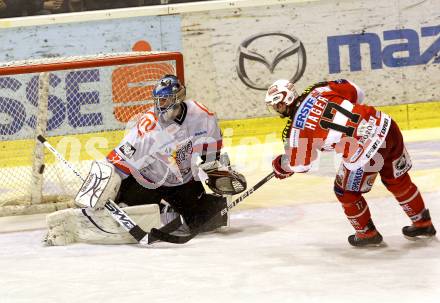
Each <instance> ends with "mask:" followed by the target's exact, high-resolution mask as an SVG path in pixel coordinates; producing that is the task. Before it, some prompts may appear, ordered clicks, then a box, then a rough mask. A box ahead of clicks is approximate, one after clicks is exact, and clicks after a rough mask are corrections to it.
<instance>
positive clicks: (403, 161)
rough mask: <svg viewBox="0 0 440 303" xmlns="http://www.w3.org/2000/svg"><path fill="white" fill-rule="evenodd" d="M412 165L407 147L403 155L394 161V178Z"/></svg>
mask: <svg viewBox="0 0 440 303" xmlns="http://www.w3.org/2000/svg"><path fill="white" fill-rule="evenodd" d="M411 166H412V163H411V159H410V157H409V154H408V152H407V151H406V148H405V149H404V150H403V153H402V155H401V156H400V157H399V158H398V159H397V160H394V161H393V174H394V178H398V177H400V176H402V175H403V174H404V173H406V172H407V171H408V170H409V169H410V168H411Z"/></svg>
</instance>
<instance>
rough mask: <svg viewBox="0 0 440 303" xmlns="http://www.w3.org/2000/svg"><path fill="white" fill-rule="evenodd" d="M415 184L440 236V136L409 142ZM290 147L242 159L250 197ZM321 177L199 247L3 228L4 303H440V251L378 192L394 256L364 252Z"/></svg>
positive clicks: (266, 197) (249, 210) (285, 187)
mask: <svg viewBox="0 0 440 303" xmlns="http://www.w3.org/2000/svg"><path fill="white" fill-rule="evenodd" d="M404 136H405V139H406V141H407V147H408V151H409V153H410V155H411V156H412V160H413V167H414V168H413V170H412V173H411V176H412V177H413V180H414V182H415V183H416V184H417V185H418V186H419V189H420V191H421V192H422V194H423V195H424V198H425V202H426V204H427V206H428V207H429V209H430V210H431V215H432V217H433V221H434V223H435V224H436V226H437V229H439V228H440V205H439V204H440V129H427V130H413V131H406V132H404ZM280 147H281V143H279V144H271V143H268V144H264V145H257V146H239V147H236V148H233V149H232V148H231V149H230V150H229V153H230V155H231V158H232V163H233V164H234V163H235V164H237V166H239V169H240V168H241V170H242V171H243V173H244V174H245V175H246V177H247V178H248V183H249V185H250V186H252V185H253V184H255V183H256V182H257V181H258V180H259V179H261V178H262V177H264V176H265V175H266V174H267V173H269V172H270V159H271V157H272V156H273V155H274V154H276V153H277V152H279V151H280V150H279V148H280ZM333 159H334V156H333V155H332V154H330V155H326V156H325V157H323V158H322V159H321V161H320V167H319V169H320V171H319V172H317V171H314V172H312V173H310V174H308V175H294V176H293V177H291V178H289V179H287V180H281V181H280V180H275V179H273V180H271V181H269V183H267V184H266V185H264V186H263V187H262V188H261V189H259V190H258V191H256V192H255V193H254V194H253V195H251V196H250V197H249V198H248V199H245V200H243V202H242V203H241V204H240V205H239V206H238V207H236V208H234V209H233V211H232V217H231V227H230V228H229V229H228V230H224V231H222V232H217V233H213V234H206V235H201V236H198V237H196V238H195V239H193V240H191V241H190V242H188V243H187V244H184V245H173V244H167V243H161V244H159V245H155V246H151V247H148V248H146V247H140V246H137V245H108V246H103V245H86V244H74V245H70V246H66V247H43V246H42V244H41V238H42V237H43V235H44V233H45V231H44V216H42V215H34V216H31V217H28V218H26V219H24V218H0V231H1V232H0V247H1V250H0V255H1V257H0V271H1V273H0V302H1V303H8V302H14V303H15V302H34V303H39V302H42V303H43V302H45V303H46V302H369V303H371V302H399V303H403V302H415V301H421V302H439V301H440V286H439V285H440V282H439V281H440V243H439V241H438V240H437V238H435V239H432V240H431V241H417V242H412V241H408V240H406V239H405V238H404V237H403V236H402V234H401V228H402V226H404V225H408V224H409V223H410V222H409V219H408V218H407V217H406V215H405V214H404V212H403V211H402V210H401V209H400V207H399V205H398V203H397V202H396V201H395V200H394V199H393V198H392V196H391V195H390V194H389V193H387V192H386V190H385V188H384V187H383V186H382V184H380V181H379V180H378V181H376V186H375V187H374V189H373V191H372V192H371V193H369V194H367V195H366V198H367V201H368V202H369V206H370V209H371V213H372V216H373V219H374V221H375V224H376V226H377V228H378V229H379V231H380V232H381V233H382V235H383V236H384V240H385V242H386V244H387V245H386V246H385V247H380V248H368V249H365V248H353V247H351V246H350V245H349V244H348V242H347V236H348V235H350V234H351V233H353V230H352V227H351V226H350V224H349V223H348V221H347V219H346V218H345V215H344V213H343V211H342V208H341V206H340V205H339V202H337V201H336V198H335V197H334V195H333V189H332V183H333V176H334V174H335V170H336V167H337V166H335V163H334V161H333Z"/></svg>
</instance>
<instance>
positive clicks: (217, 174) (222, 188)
mask: <svg viewBox="0 0 440 303" xmlns="http://www.w3.org/2000/svg"><path fill="white" fill-rule="evenodd" d="M222 156H223V155H222ZM224 156H225V157H227V155H226V154H224ZM225 157H221V160H223V161H218V160H216V161H213V162H208V163H202V164H201V165H200V166H199V168H201V170H202V172H203V174H205V175H206V176H205V177H201V179H202V181H204V182H205V183H206V185H208V187H209V188H210V189H211V190H212V191H213V192H214V193H216V194H219V195H236V194H239V193H241V192H243V191H245V190H246V186H247V183H246V178H245V177H244V176H243V175H242V174H240V173H239V172H237V171H235V170H233V169H232V168H231V167H230V166H229V160H227V161H224V159H225ZM199 176H200V175H199Z"/></svg>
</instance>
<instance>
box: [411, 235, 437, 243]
mask: <svg viewBox="0 0 440 303" xmlns="http://www.w3.org/2000/svg"><path fill="white" fill-rule="evenodd" d="M403 236H404V237H405V238H406V239H407V240H409V241H412V242H417V241H420V242H431V241H434V239H437V237H436V236H435V235H433V236H428V235H421V236H415V237H410V236H406V235H403Z"/></svg>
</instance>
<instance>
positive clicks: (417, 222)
mask: <svg viewBox="0 0 440 303" xmlns="http://www.w3.org/2000/svg"><path fill="white" fill-rule="evenodd" d="M363 98H364V94H363V92H362V90H361V89H360V88H359V87H357V86H356V85H355V84H354V83H351V82H350V81H348V80H336V81H329V82H320V83H317V84H315V85H312V86H310V87H309V88H307V89H306V90H305V91H304V93H303V94H301V95H298V93H297V92H296V91H295V87H294V85H293V83H291V82H289V81H288V80H277V81H275V83H274V84H273V85H271V86H270V87H269V89H268V91H267V93H266V98H265V102H266V105H267V106H268V107H269V108H270V109H273V110H275V111H276V112H277V113H278V114H279V115H280V116H281V117H282V118H287V119H288V121H287V125H286V127H285V129H284V131H283V141H284V146H285V153H284V154H283V155H279V156H278V157H276V158H275V159H274V160H273V162H272V167H273V170H274V173H275V176H276V177H277V178H279V179H284V178H286V177H290V176H291V175H293V174H294V173H304V172H307V171H308V170H309V169H310V168H311V164H312V162H313V161H314V160H317V156H318V152H319V151H333V150H335V151H336V152H337V153H341V154H342V163H341V165H340V168H339V172H338V173H337V175H336V178H335V183H334V191H335V194H336V197H337V198H338V200H339V201H340V202H341V204H342V207H343V209H344V212H345V215H346V216H347V218H348V220H349V221H350V223H351V225H352V226H353V227H354V229H355V231H356V232H355V234H354V235H351V236H349V237H348V242H349V243H350V244H351V245H353V246H371V245H380V244H381V243H382V236H381V234H380V233H379V232H378V231H377V230H376V228H375V226H374V223H373V221H372V219H371V215H370V211H369V209H368V205H367V202H366V201H365V199H364V197H363V194H364V193H367V192H369V191H370V190H371V188H372V186H373V183H374V180H375V178H376V176H377V175H378V174H379V175H380V177H381V180H382V182H383V184H384V185H385V186H386V188H387V189H388V190H389V191H390V192H391V193H392V194H393V195H394V197H395V198H396V199H397V201H398V202H399V204H400V206H401V207H402V209H403V210H404V211H405V213H406V214H407V215H408V217H409V218H410V219H411V221H412V225H411V226H405V227H403V229H402V233H403V234H404V236H405V237H407V238H409V239H415V238H417V237H431V236H434V235H435V233H436V230H435V228H434V226H433V225H432V222H431V217H430V214H429V210H428V209H426V208H425V204H424V201H423V198H422V196H421V194H420V192H419V191H418V189H417V186H416V185H415V184H414V183H413V182H412V181H411V178H410V176H409V174H408V171H409V169H410V168H411V160H410V157H409V155H408V153H407V151H406V148H405V145H404V142H403V138H402V134H401V132H400V129H399V127H398V126H397V124H396V123H395V122H394V121H393V120H392V119H391V118H390V117H389V116H388V115H387V114H385V113H383V112H380V111H378V110H376V109H375V108H374V107H372V106H368V105H364V104H362V101H363Z"/></svg>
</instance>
